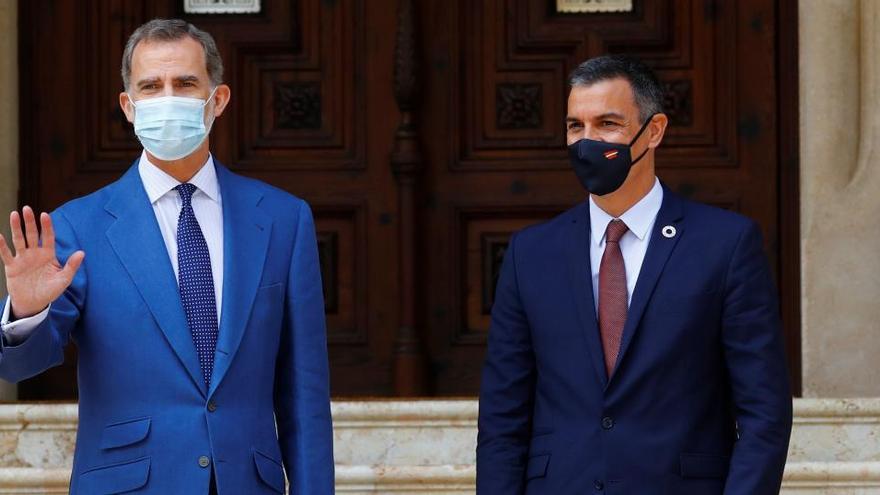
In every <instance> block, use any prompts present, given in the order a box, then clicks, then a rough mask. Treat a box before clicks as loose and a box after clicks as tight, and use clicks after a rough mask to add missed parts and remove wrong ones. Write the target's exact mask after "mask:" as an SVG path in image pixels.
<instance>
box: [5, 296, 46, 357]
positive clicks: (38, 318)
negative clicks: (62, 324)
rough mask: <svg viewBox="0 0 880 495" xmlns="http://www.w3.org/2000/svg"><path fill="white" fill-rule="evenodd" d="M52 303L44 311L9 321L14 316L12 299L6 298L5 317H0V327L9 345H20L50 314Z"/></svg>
mask: <svg viewBox="0 0 880 495" xmlns="http://www.w3.org/2000/svg"><path fill="white" fill-rule="evenodd" d="M50 307H51V304H50V305H49V306H47V307H46V309H44V310H43V311H40V312H39V313H37V314H35V315H34V316H31V317H28V318H22V319H20V320H15V321H13V322H10V321H9V318H10V316H12V299H11V298H6V306H5V307H4V308H3V317H2V318H0V329H2V331H3V338H4V340H5V341H6V344H7V345H12V346H14V345H19V344H21V343H22V342H24V341H25V340H27V338H28V337H30V335H31V334H32V333H33V332H34V330H35V329H36V328H37V327H38V326H40V323H43V322H44V321H45V320H46V317H47V316H49V308H50Z"/></svg>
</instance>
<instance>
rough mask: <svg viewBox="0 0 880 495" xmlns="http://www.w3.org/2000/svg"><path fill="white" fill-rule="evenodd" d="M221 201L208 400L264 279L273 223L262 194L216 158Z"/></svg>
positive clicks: (239, 339) (224, 368)
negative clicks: (219, 296)
mask: <svg viewBox="0 0 880 495" xmlns="http://www.w3.org/2000/svg"><path fill="white" fill-rule="evenodd" d="M214 163H215V165H216V167H217V179H218V181H219V182H220V193H221V195H222V198H223V311H222V312H221V316H220V329H219V330H220V333H219V335H218V339H217V352H216V354H215V357H214V375H213V376H212V377H211V389H210V390H209V392H208V396H209V397H210V396H211V394H213V393H214V391H215V390H216V389H217V386H218V385H219V384H220V382H221V381H222V380H223V377H224V375H225V374H226V371H227V370H228V369H229V365H230V364H231V363H232V359H233V358H234V357H235V352H236V351H237V350H238V346H239V344H240V343H241V338H242V335H243V334H244V330H245V328H246V327H247V324H248V320H249V317H250V313H251V307H252V306H253V304H254V296H255V295H256V293H257V288H258V287H259V285H260V280H261V279H262V277H263V266H264V264H265V262H266V250H267V249H268V247H269V237H270V234H271V232H272V222H271V220H269V219H268V218H267V217H266V215H265V213H264V212H262V211H260V209H259V208H258V207H257V205H258V203H259V202H260V199H261V198H262V194H261V193H260V192H259V191H256V190H255V189H254V188H253V187H252V186H251V184H250V183H249V182H248V181H245V180H243V179H241V178H239V177H236V176H235V175H234V174H233V173H232V172H230V171H229V170H228V169H226V168H225V167H224V166H223V165H221V164H220V163H219V162H217V161H216V160H215V161H214Z"/></svg>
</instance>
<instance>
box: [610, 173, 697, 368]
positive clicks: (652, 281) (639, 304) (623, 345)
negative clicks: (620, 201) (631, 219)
mask: <svg viewBox="0 0 880 495" xmlns="http://www.w3.org/2000/svg"><path fill="white" fill-rule="evenodd" d="M681 218H682V210H681V200H680V199H679V198H678V197H677V196H675V195H674V194H673V193H672V192H671V191H669V189H667V188H666V187H665V186H664V187H663V204H662V205H661V207H660V211H659V213H658V214H657V220H656V221H655V222H654V228H653V230H652V232H651V233H650V235H651V240H650V244H648V251H647V252H646V253H645V259H644V261H643V262H642V269H641V270H640V271H639V278H638V280H637V281H636V286H635V289H634V290H633V296H632V301H631V302H630V306H629V312H628V313H627V316H626V325H624V327H623V337H622V339H621V342H620V352H619V353H618V357H617V364H616V365H615V367H614V368H615V371H616V370H617V368H618V367H620V363H621V362H623V359H624V358H625V357H626V351H627V349H628V348H629V346H630V343H631V342H632V340H633V338H634V337H635V334H636V331H637V330H638V328H639V322H640V321H641V319H642V315H643V314H644V313H645V308H646V307H647V306H648V302H649V301H650V299H651V295H652V294H653V293H654V288H655V287H656V286H657V282H658V281H659V280H660V275H661V273H663V267H664V266H666V261H667V260H669V256H670V255H671V254H672V251H673V249H675V245H676V244H677V243H678V240H679V239H680V238H681V236H682V234H683V233H684V227H683V225H682V223H681V222H680V220H681ZM667 226H672V227H674V228H675V235H673V236H671V237H667V236H665V235H663V229H664V227H667ZM612 376H614V375H612Z"/></svg>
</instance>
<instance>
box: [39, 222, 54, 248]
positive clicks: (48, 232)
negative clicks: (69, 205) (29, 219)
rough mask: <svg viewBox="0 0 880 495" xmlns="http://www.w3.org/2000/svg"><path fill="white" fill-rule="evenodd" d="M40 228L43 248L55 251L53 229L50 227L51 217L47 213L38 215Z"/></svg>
mask: <svg viewBox="0 0 880 495" xmlns="http://www.w3.org/2000/svg"><path fill="white" fill-rule="evenodd" d="M40 226H41V227H42V228H43V238H42V241H43V244H42V245H43V247H44V248H46V249H49V250H51V251H54V250H55V228H54V227H53V226H52V217H50V216H49V214H48V213H41V214H40Z"/></svg>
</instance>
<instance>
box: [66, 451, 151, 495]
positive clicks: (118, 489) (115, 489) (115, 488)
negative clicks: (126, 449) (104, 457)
mask: <svg viewBox="0 0 880 495" xmlns="http://www.w3.org/2000/svg"><path fill="white" fill-rule="evenodd" d="M149 477H150V458H149V457H144V458H141V459H136V460H134V461H127V462H123V463H118V464H112V465H109V466H103V467H99V468H95V469H91V470H89V471H86V472H84V473H82V474H80V475H79V482H78V483H77V490H78V491H79V493H83V494H86V493H87V494H89V495H110V494H113V493H123V492H128V491H131V490H137V489H138V488H141V487H142V486H144V485H146V484H147V479H149Z"/></svg>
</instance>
